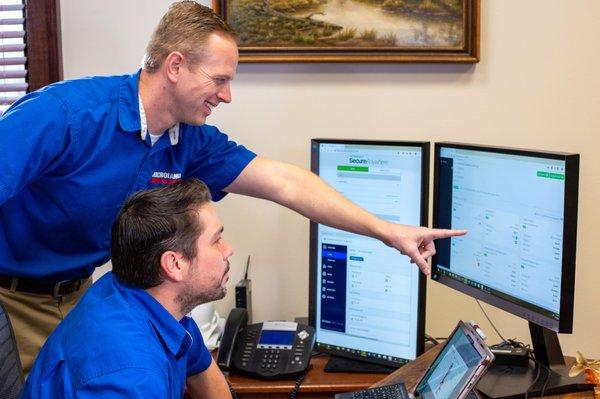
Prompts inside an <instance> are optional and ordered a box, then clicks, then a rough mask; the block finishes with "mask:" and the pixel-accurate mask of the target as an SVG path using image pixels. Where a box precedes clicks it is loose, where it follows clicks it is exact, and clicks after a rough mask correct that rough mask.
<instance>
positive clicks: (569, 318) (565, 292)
mask: <svg viewBox="0 0 600 399" xmlns="http://www.w3.org/2000/svg"><path fill="white" fill-rule="evenodd" d="M442 148H455V149H464V150H473V151H483V152H490V153H500V154H509V155H517V156H524V157H536V158H545V159H556V160H563V161H565V192H564V196H565V197H564V208H565V211H564V224H563V255H562V273H561V295H560V307H559V308H560V310H559V319H558V320H556V319H554V318H552V317H549V316H547V315H544V314H541V313H539V312H537V311H536V310H534V309H532V308H529V307H525V306H522V305H520V304H518V303H515V302H513V301H511V300H507V299H504V298H501V297H498V296H496V295H494V294H491V293H487V292H484V291H481V290H479V289H478V288H475V287H472V286H469V285H467V284H465V283H464V282H462V281H460V280H457V279H454V278H451V277H449V276H447V275H444V274H439V272H438V267H437V256H435V255H434V256H433V258H432V269H431V279H432V280H434V281H437V282H439V283H442V284H444V285H446V286H448V287H451V288H454V289H456V290H457V291H460V292H463V293H465V294H467V295H470V296H472V297H474V298H476V299H479V300H481V301H484V302H486V303H488V304H490V305H493V306H496V307H498V308H500V309H502V310H505V311H507V312H509V313H512V314H514V315H516V316H519V317H521V318H523V319H525V320H528V321H530V322H532V323H535V324H537V325H540V326H542V327H545V328H548V329H550V330H552V331H555V332H559V333H571V332H572V330H573V310H574V306H573V305H574V292H575V265H576V247H577V206H578V205H577V204H578V194H579V188H578V187H579V154H573V153H563V152H554V151H538V150H529V149H520V148H509V147H497V146H489V145H480V144H464V143H455V142H438V143H435V148H434V166H433V171H434V178H433V179H434V182H433V226H434V227H438V216H439V209H438V204H439V201H438V196H439V190H438V184H439V159H440V151H441V149H442ZM452 227H454V228H459V227H460V226H452Z"/></svg>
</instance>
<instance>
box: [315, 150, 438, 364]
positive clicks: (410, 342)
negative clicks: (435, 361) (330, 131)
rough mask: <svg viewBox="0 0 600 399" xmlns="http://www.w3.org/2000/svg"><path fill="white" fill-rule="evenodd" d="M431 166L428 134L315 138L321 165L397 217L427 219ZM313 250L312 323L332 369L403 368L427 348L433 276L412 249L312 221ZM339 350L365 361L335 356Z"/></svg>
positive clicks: (383, 213)
mask: <svg viewBox="0 0 600 399" xmlns="http://www.w3.org/2000/svg"><path fill="white" fill-rule="evenodd" d="M428 166H429V143H426V142H397V141H396V142H391V141H366V140H329V139H313V140H312V142H311V169H312V171H313V172H314V173H316V174H317V175H319V176H320V177H321V178H322V179H323V180H325V181H326V182H327V183H329V184H330V185H331V186H332V187H333V188H334V189H335V190H337V191H338V192H340V193H341V194H342V195H344V196H345V197H346V198H348V199H349V200H350V201H352V202H354V203H356V204H358V205H359V206H360V207H362V208H363V209H366V210H367V211H369V212H371V213H373V214H375V215H377V216H378V217H380V218H382V219H385V220H387V221H390V222H394V223H402V224H410V225H427V211H428V209H427V208H428V202H427V200H428V179H429V178H428V175H429V174H428ZM309 258H310V281H309V286H310V293H309V323H310V324H311V325H312V326H314V328H315V331H316V350H318V351H322V352H326V353H329V354H331V355H333V356H332V360H333V362H332V363H330V364H329V365H328V366H327V367H326V371H327V370H330V368H332V369H334V370H332V371H341V370H351V371H361V370H364V371H370V372H373V371H376V370H374V369H373V368H372V367H370V366H369V365H370V364H380V365H386V366H391V367H393V368H397V367H399V366H401V365H402V364H404V363H406V362H408V361H410V360H413V359H415V358H416V357H417V356H418V355H419V354H421V353H422V352H423V342H424V341H423V340H424V327H425V320H424V311H425V283H426V279H425V278H424V275H423V274H422V273H420V272H419V269H418V267H416V266H415V265H413V264H411V263H410V259H409V258H408V257H405V256H403V255H401V254H400V253H399V252H398V251H397V250H395V249H393V248H390V247H388V246H386V245H385V244H383V243H382V242H380V241H378V240H376V239H374V238H369V237H365V236H361V235H357V234H352V233H348V232H345V231H342V230H338V229H335V228H332V227H328V226H325V225H322V224H317V223H311V225H310V257H309ZM338 357H342V358H344V359H355V360H359V361H360V362H358V363H352V362H346V361H344V362H337V363H335V361H336V359H337V358H338ZM339 363H341V364H342V366H336V364H339ZM384 370H385V371H390V369H384Z"/></svg>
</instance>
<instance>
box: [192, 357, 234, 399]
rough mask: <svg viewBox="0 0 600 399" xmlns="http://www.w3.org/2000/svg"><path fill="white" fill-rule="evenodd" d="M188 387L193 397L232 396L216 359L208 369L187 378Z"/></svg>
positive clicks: (197, 398)
mask: <svg viewBox="0 0 600 399" xmlns="http://www.w3.org/2000/svg"><path fill="white" fill-rule="evenodd" d="M187 388H188V393H189V394H190V397H192V398H193V399H200V398H202V399H221V398H231V393H230V392H229V386H228V385H227V381H226V380H225V376H224V375H223V373H222V372H221V370H219V367H218V366H217V364H216V363H215V361H214V360H213V361H212V362H211V364H210V366H208V368H207V369H206V370H204V371H203V372H201V373H198V374H194V375H191V376H189V377H188V378H187Z"/></svg>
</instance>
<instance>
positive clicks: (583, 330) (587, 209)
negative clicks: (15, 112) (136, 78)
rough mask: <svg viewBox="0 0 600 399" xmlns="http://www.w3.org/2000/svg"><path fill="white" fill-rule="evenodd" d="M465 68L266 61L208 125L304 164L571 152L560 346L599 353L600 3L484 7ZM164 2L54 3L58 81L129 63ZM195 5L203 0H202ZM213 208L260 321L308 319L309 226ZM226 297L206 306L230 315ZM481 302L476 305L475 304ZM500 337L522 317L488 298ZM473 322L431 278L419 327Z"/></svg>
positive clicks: (276, 213)
mask: <svg viewBox="0 0 600 399" xmlns="http://www.w3.org/2000/svg"><path fill="white" fill-rule="evenodd" d="M482 3H483V4H482V22H481V25H482V32H481V38H482V40H481V43H482V48H481V62H480V63H478V64H475V65H452V64H450V65H427V64H419V65H409V64H389V65H377V64H362V65H359V64H313V65H311V64H275V65H249V64H242V65H240V67H239V68H238V76H237V78H236V81H235V83H234V92H233V96H234V101H233V103H232V104H230V105H225V106H223V105H221V106H220V107H219V108H218V109H217V110H215V112H214V114H213V116H212V117H211V119H210V120H209V123H212V124H215V125H218V126H219V127H220V128H221V129H222V130H223V131H225V132H229V133H230V135H231V136H232V137H233V138H234V139H236V140H238V141H239V142H241V143H243V144H245V145H247V146H248V147H250V148H251V149H253V150H255V151H257V152H259V153H261V154H263V155H265V156H268V157H272V158H275V159H279V160H285V161H288V162H291V163H293V164H296V165H300V166H304V167H308V166H309V139H310V138H312V137H350V138H378V139H399V140H402V139H411V140H430V141H432V142H434V141H441V140H453V141H463V142H472V143H485V144H495V145H503V146H516V147H530V148H540V149H546V150H559V151H572V152H577V153H580V154H581V176H580V201H579V236H578V253H577V280H576V298H575V326H574V334H572V335H561V342H562V345H563V350H564V351H565V353H568V354H574V353H575V351H576V350H581V351H583V352H584V353H585V354H586V355H587V356H588V357H595V358H599V357H600V340H598V333H597V331H598V330H599V327H600V318H599V317H598V311H597V310H596V309H597V308H596V306H597V305H598V302H599V301H598V299H599V298H600V294H599V292H600V289H599V288H598V287H599V286H600V277H599V276H600V273H598V269H597V262H598V259H599V258H600V244H599V242H598V241H599V237H600V236H599V234H598V232H597V231H596V228H597V226H598V225H599V222H600V218H599V215H600V211H598V209H597V207H598V206H599V205H598V204H600V175H599V173H598V172H600V157H599V156H598V147H599V146H600V139H599V138H598V132H600V118H599V116H598V114H599V113H600V78H599V77H598V66H599V65H600V46H598V43H597V38H598V37H600V25H599V24H598V23H597V21H598V18H599V17H600V2H598V1H595V0H579V1H577V2H566V1H563V0H530V1H517V0H489V1H485V0H484V1H483V2H482ZM168 4H170V1H167V0H154V1H150V0H128V1H126V2H123V1H117V0H86V1H80V0H62V1H61V7H62V37H63V39H62V40H63V57H64V72H65V78H74V77H78V76H82V75H94V74H117V73H125V72H132V71H134V70H136V68H137V67H138V65H139V63H140V59H141V57H142V54H143V52H144V47H145V44H146V40H147V38H148V37H149V35H150V33H151V31H152V29H153V27H154V25H155V24H156V23H157V21H158V19H159V18H160V16H161V15H162V13H163V12H164V11H165V10H166V8H167V7H168ZM205 4H207V1H206V0H205ZM218 211H219V213H220V214H221V216H222V219H223V221H224V223H225V226H226V237H227V238H228V239H229V240H230V241H231V242H232V243H233V245H234V247H235V249H236V255H234V257H233V258H232V266H233V268H232V269H233V270H232V272H231V282H232V283H233V282H235V281H237V280H239V278H240V277H241V275H242V268H243V265H244V262H245V258H246V256H247V255H248V254H252V259H253V264H252V271H251V277H252V279H253V283H254V306H255V316H256V318H257V320H264V319H273V318H292V317H294V316H298V315H306V313H307V291H308V255H307V248H308V221H307V220H305V219H303V218H302V217H300V216H298V215H296V214H294V213H292V212H291V211H288V210H286V209H283V208H281V207H278V206H275V205H273V204H270V203H267V202H265V201H259V200H255V199H247V198H241V197H236V196H234V195H231V196H229V197H228V198H226V199H225V200H224V201H222V202H221V203H219V205H218ZM232 283H231V284H230V285H231V290H230V295H228V297H227V298H225V299H224V300H223V301H221V302H220V303H219V304H218V305H217V308H218V309H219V310H221V312H222V313H225V314H226V313H227V311H228V309H229V308H230V307H231V306H232V305H233V295H232V293H233V284H232ZM484 306H485V305H484ZM486 308H487V309H489V313H490V314H491V316H492V317H493V319H494V320H495V321H496V322H497V323H496V324H497V326H498V327H499V328H500V330H501V332H503V335H506V336H508V337H519V338H520V339H523V340H528V337H529V333H528V330H527V323H526V322H525V321H523V320H521V319H519V318H517V317H514V316H511V315H509V314H507V313H505V312H503V311H500V310H496V309H493V308H491V307H489V306H486ZM458 318H462V319H475V320H478V321H479V322H480V323H481V325H482V326H483V327H484V329H485V330H486V331H487V332H488V335H489V336H490V337H491V341H493V342H495V341H496V340H497V337H496V336H495V335H493V333H492V329H491V327H490V326H489V324H487V322H486V321H485V320H484V317H483V315H482V314H481V312H480V310H479V309H478V308H477V306H476V304H475V302H474V301H473V300H472V299H470V298H468V297H467V296H465V295H463V294H460V293H458V292H455V291H453V290H450V289H448V288H445V287H443V286H441V285H440V284H437V283H431V282H430V283H429V284H428V301H427V331H428V332H429V333H430V334H432V335H435V336H441V335H445V334H447V333H448V332H449V331H450V330H451V328H452V327H453V326H454V324H455V322H456V320H457V319H458Z"/></svg>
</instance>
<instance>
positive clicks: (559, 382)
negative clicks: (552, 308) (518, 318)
mask: <svg viewBox="0 0 600 399" xmlns="http://www.w3.org/2000/svg"><path fill="white" fill-rule="evenodd" d="M529 331H530V332H531V340H532V342H533V351H534V354H535V358H536V359H537V360H538V362H540V363H542V364H543V365H544V366H545V367H544V366H540V365H538V364H537V363H535V362H533V361H530V366H529V367H524V366H511V365H494V364H492V366H491V367H490V368H489V369H488V371H487V372H486V373H485V375H484V376H483V377H482V378H481V380H480V381H479V383H478V384H477V390H478V391H479V392H480V393H481V394H482V396H484V397H486V398H493V399H512V398H515V399H517V398H523V397H524V396H525V392H527V390H528V389H529V396H540V395H541V393H542V390H543V391H544V394H545V395H556V394H563V393H567V392H577V391H588V390H591V389H593V385H591V384H586V383H585V377H584V376H583V375H581V374H580V375H579V376H577V377H575V378H571V377H569V368H568V367H567V366H566V365H565V360H564V357H563V354H562V350H561V348H560V343H559V341H558V335H557V334H556V333H555V332H554V331H550V330H548V329H547V328H544V327H540V326H538V325H537V324H534V323H531V322H529ZM532 384H533V385H532ZM530 387H531V388H530Z"/></svg>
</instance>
